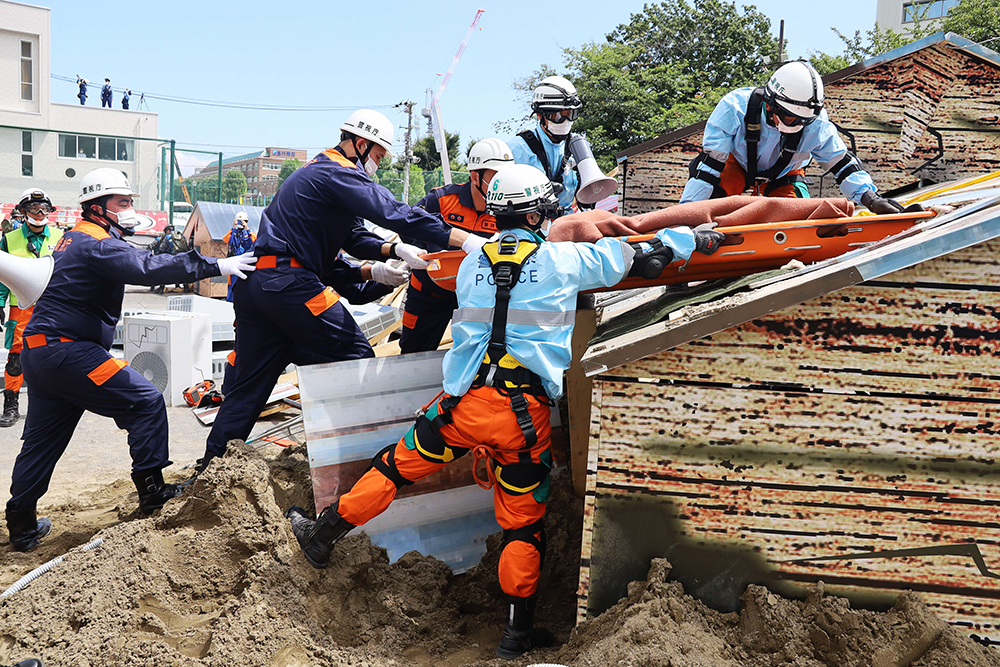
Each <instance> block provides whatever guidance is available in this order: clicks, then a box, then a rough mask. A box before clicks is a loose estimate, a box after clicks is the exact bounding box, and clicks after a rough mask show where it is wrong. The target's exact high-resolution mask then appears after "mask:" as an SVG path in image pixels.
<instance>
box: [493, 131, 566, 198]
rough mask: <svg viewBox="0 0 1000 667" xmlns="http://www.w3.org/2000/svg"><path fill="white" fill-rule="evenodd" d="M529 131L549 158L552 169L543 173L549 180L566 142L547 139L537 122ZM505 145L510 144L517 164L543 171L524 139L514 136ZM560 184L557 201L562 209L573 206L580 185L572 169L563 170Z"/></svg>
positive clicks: (561, 158) (539, 161)
mask: <svg viewBox="0 0 1000 667" xmlns="http://www.w3.org/2000/svg"><path fill="white" fill-rule="evenodd" d="M530 131H531V132H533V133H534V135H535V136H536V137H538V138H539V140H541V142H542V146H543V147H544V148H545V157H547V158H548V159H549V167H550V168H551V169H552V171H551V173H548V174H545V175H546V176H548V177H549V180H550V181H551V180H552V179H553V177H554V176H555V175H556V173H557V170H558V169H559V167H560V166H562V161H563V156H564V155H565V154H566V142H565V141H560V142H558V143H556V142H554V141H552V140H551V139H549V135H547V134H546V133H545V130H543V129H542V126H541V124H539V123H536V124H535V127H533V128H531V129H530ZM507 145H508V146H510V150H511V152H513V153H514V162H516V163H517V164H530V165H531V166H532V167H535V168H536V169H538V170H540V171H543V172H544V171H545V167H543V166H542V161H541V160H539V159H538V157H537V156H536V155H535V154H534V153H533V152H532V150H531V149H530V148H529V147H528V143H527V142H526V141H525V140H524V139H522V138H521V137H518V136H515V137H513V138H512V139H511V140H510V141H508V142H507ZM562 184H563V188H564V189H563V191H562V192H560V193H559V203H560V204H562V206H563V208H564V209H569V208H570V207H571V206H573V198H574V197H576V190H577V188H578V187H579V186H580V184H579V179H578V178H577V176H576V171H575V170H574V169H567V170H566V171H564V172H563V179H562Z"/></svg>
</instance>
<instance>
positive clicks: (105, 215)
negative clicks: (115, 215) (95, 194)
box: [87, 204, 135, 236]
mask: <svg viewBox="0 0 1000 667" xmlns="http://www.w3.org/2000/svg"><path fill="white" fill-rule="evenodd" d="M93 205H94V206H100V204H93ZM101 211H102V212H101V213H94V212H93V209H92V208H90V207H89V206H88V207H87V212H88V213H90V214H91V215H92V216H94V217H95V218H99V219H100V220H94V223H95V224H97V225H100V226H101V227H104V228H105V229H106V230H108V231H111V227H114V228H115V229H117V230H118V233H119V234H121V235H122V236H132V235H133V234H134V233H135V232H134V231H133V230H131V229H125V228H124V227H122V226H121V225H119V224H118V221H117V220H112V219H111V218H109V217H108V209H106V208H105V207H103V206H101ZM102 222H106V223H108V224H107V225H104V224H101V223H102Z"/></svg>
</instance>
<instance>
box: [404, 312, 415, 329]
mask: <svg viewBox="0 0 1000 667" xmlns="http://www.w3.org/2000/svg"><path fill="white" fill-rule="evenodd" d="M415 326H417V316H416V315H414V314H413V313H410V312H407V311H405V310H404V311H403V327H405V328H407V329H412V328H413V327H415Z"/></svg>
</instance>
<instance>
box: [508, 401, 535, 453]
mask: <svg viewBox="0 0 1000 667" xmlns="http://www.w3.org/2000/svg"><path fill="white" fill-rule="evenodd" d="M510 409H511V411H513V413H514V419H516V420H517V425H518V426H520V427H521V432H522V433H523V434H524V443H525V446H526V447H534V446H535V445H536V444H538V433H537V432H536V431H535V422H534V421H532V419H531V413H530V412H528V399H527V398H525V397H524V394H522V393H521V392H517V393H515V394H513V395H511V397H510Z"/></svg>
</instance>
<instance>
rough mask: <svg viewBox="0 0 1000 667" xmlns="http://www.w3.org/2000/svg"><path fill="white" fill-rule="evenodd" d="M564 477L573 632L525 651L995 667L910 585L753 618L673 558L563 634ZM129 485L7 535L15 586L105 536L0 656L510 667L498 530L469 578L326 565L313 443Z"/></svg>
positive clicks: (376, 559) (366, 550) (556, 523)
mask: <svg viewBox="0 0 1000 667" xmlns="http://www.w3.org/2000/svg"><path fill="white" fill-rule="evenodd" d="M555 481H556V483H555V484H554V485H553V486H554V493H553V499H552V501H551V502H550V510H549V511H550V520H547V522H546V524H547V525H546V530H547V532H548V538H549V548H548V557H547V560H546V564H545V571H544V573H543V583H542V588H541V595H542V597H541V603H540V605H539V609H538V613H537V619H538V621H539V623H540V624H544V625H545V626H547V627H548V628H549V629H550V630H552V631H553V632H554V634H555V636H556V640H557V641H558V642H559V644H562V645H561V646H560V647H558V648H552V649H547V650H539V651H536V652H535V653H534V654H532V655H531V656H530V658H531V660H528V661H521V662H520V663H515V664H529V663H531V662H562V663H564V664H567V665H574V666H578V667H582V666H583V665H650V666H652V665H675V666H676V665H713V667H714V666H723V665H753V666H756V665H797V666H798V665H801V666H806V665H808V666H812V665H817V666H820V665H831V666H832V665H849V666H852V667H853V666H854V665H878V666H879V667H881V666H882V665H885V666H889V665H893V666H895V665H899V666H902V665H909V664H912V665H920V666H927V667H931V666H934V667H940V666H943V665H1000V659H998V657H997V653H996V652H993V651H991V650H989V649H986V648H983V647H980V646H978V645H977V644H975V643H974V642H973V641H972V640H970V639H967V638H965V637H963V636H962V635H961V634H960V633H959V632H957V631H955V630H954V629H949V628H946V627H945V626H944V624H943V623H941V622H940V621H939V620H937V619H936V618H934V617H933V616H931V615H930V614H928V613H927V611H926V610H925V609H924V607H923V604H922V603H921V602H920V600H919V598H917V597H915V596H904V597H902V598H900V602H899V603H898V604H897V605H896V608H895V609H893V610H892V611H890V612H888V613H885V614H876V613H872V612H864V611H854V610H851V609H850V608H849V607H848V606H847V604H846V602H844V601H843V600H839V599H837V598H824V597H823V596H822V595H821V591H819V590H818V589H817V590H815V591H814V592H813V594H812V595H811V597H810V598H809V599H808V600H806V601H804V602H793V601H788V600H783V599H781V598H777V597H775V596H774V595H772V594H770V593H768V592H767V591H766V590H764V589H760V588H754V589H751V590H750V591H748V592H747V594H746V595H745V596H744V601H745V605H744V609H743V611H742V612H741V613H739V614H719V613H717V612H714V611H712V610H709V609H707V608H706V607H704V606H703V605H701V604H700V603H699V602H697V601H695V600H693V599H691V598H689V597H687V596H685V595H684V593H683V590H682V589H681V587H680V585H679V584H677V583H672V582H669V581H667V580H666V576H667V574H668V572H669V565H667V564H666V563H665V562H663V561H657V562H655V563H654V566H653V567H652V568H651V570H650V575H649V578H648V580H647V581H646V582H644V583H643V582H637V583H634V584H633V585H632V586H631V588H630V594H629V596H628V598H627V599H626V600H623V601H622V602H620V603H619V604H618V605H617V606H615V607H614V608H612V609H611V610H609V611H608V612H607V613H605V614H604V615H602V616H601V617H599V618H597V619H594V620H593V621H591V622H589V623H587V624H585V625H584V626H582V627H581V628H580V629H579V630H577V631H573V632H571V630H572V625H573V615H574V607H575V592H576V579H577V572H578V555H579V539H580V522H581V519H580V517H581V504H580V502H579V501H578V500H577V499H575V498H573V497H572V494H571V490H570V485H569V483H568V480H567V479H565V478H562V479H560V478H558V477H557V478H556V480H555ZM128 486H129V485H128V484H127V483H126V482H117V483H115V484H112V485H109V486H108V487H107V488H106V489H104V490H103V491H101V492H99V493H98V494H96V495H94V496H92V497H88V498H86V499H83V500H81V501H80V502H78V503H75V504H74V505H73V506H63V507H59V508H50V511H49V512H48V513H49V515H50V516H51V517H52V518H53V520H54V522H55V523H56V531H57V532H56V533H55V534H54V535H53V536H52V538H51V539H49V540H46V542H44V543H43V547H40V548H39V549H38V550H36V551H35V552H31V553H29V554H14V553H12V552H11V551H10V547H9V545H7V544H4V545H2V546H0V553H3V555H4V561H5V563H4V565H3V567H2V569H0V584H2V585H3V586H4V587H6V586H7V585H9V584H11V583H13V582H14V581H15V580H16V579H18V578H19V577H20V576H21V575H23V574H24V573H26V572H27V571H28V570H30V569H32V568H34V567H36V566H37V565H39V564H41V563H43V562H45V561H47V560H49V559H50V558H52V557H54V556H56V555H59V554H61V553H63V552H64V551H66V549H68V548H69V547H70V545H77V544H83V543H84V542H86V541H88V540H89V539H90V538H91V536H92V535H93V534H94V532H97V531H100V532H99V534H100V536H101V537H103V538H104V540H105V542H104V545H103V546H102V547H100V548H99V549H97V550H95V551H89V552H82V551H73V552H71V553H70V554H69V555H68V556H67V557H66V560H65V562H64V563H63V564H62V565H61V566H59V567H58V568H56V569H55V570H53V571H52V572H51V573H49V574H47V575H45V576H43V577H42V578H40V579H39V580H37V581H35V582H34V583H32V584H31V585H30V586H29V587H28V588H26V589H25V590H23V591H22V592H20V593H17V594H16V595H13V596H11V597H9V598H7V599H5V600H4V601H2V602H0V663H5V662H13V661H16V660H19V659H22V658H23V657H25V656H28V655H34V656H39V657H42V658H43V659H44V660H45V661H46V662H47V663H48V664H49V665H50V667H57V666H62V665H71V666H74V667H76V666H79V667H86V666H90V665H95V666H96V665H109V664H110V665H116V666H122V667H128V666H133V665H134V666H136V667H138V666H149V667H153V666H154V665H155V666H156V667H160V666H162V665H212V666H215V665H218V666H220V667H221V666H223V665H225V666H227V667H229V666H232V665H247V666H254V665H262V666H263V665H267V666H273V667H297V666H299V665H302V666H305V665H373V666H378V667H381V666H385V665H443V666H451V665H454V666H457V665H480V666H485V665H499V664H509V663H503V661H499V660H496V659H495V658H493V651H494V649H495V647H496V643H497V641H498V640H499V637H500V632H501V626H502V622H503V608H502V602H501V594H500V590H499V585H498V584H497V580H496V562H497V559H498V550H499V535H496V536H493V537H492V538H491V539H490V540H489V542H488V546H489V550H490V551H489V553H488V554H487V555H486V557H485V558H484V561H483V563H482V564H481V565H480V566H478V567H476V568H473V570H471V571H470V572H468V573H467V574H465V575H461V576H457V577H456V576H453V575H452V573H451V571H450V570H449V569H448V567H447V566H445V565H444V564H442V563H441V562H439V561H436V560H434V559H432V558H426V557H423V556H420V555H419V554H416V553H410V554H407V555H406V556H404V557H403V558H401V559H400V560H399V561H398V562H397V563H394V564H392V565H390V564H389V563H388V559H387V557H386V553H385V551H384V550H383V549H381V548H379V547H373V546H372V545H371V544H370V542H369V541H368V538H367V537H366V536H363V535H356V536H355V535H352V536H350V537H348V538H346V539H345V540H344V541H342V542H341V543H340V544H339V545H338V546H337V550H336V552H335V562H334V563H333V564H331V567H330V568H329V569H327V570H314V569H313V568H312V567H310V566H309V565H308V564H307V563H306V562H305V560H304V559H303V558H302V557H301V554H300V552H299V550H298V546H297V544H296V543H295V540H294V537H293V536H292V533H291V531H290V529H289V527H288V522H287V520H286V519H285V518H284V516H283V510H284V509H285V508H286V507H287V506H288V505H290V504H293V503H296V504H301V505H303V506H305V507H310V506H311V493H310V492H309V491H308V489H309V485H308V463H307V461H306V458H305V455H304V449H303V448H299V449H298V450H292V451H289V452H285V453H283V454H282V455H280V456H278V457H277V458H275V459H273V460H270V461H265V460H264V459H263V458H261V457H260V456H259V454H257V453H255V452H252V451H249V450H242V451H235V452H233V453H231V454H230V455H229V456H227V457H226V458H224V459H221V460H217V461H216V462H215V463H213V465H212V466H211V467H210V468H209V470H208V471H207V472H206V473H205V474H204V475H202V476H201V477H200V478H199V479H198V480H197V481H196V482H195V483H194V484H193V485H192V486H191V487H190V488H188V490H187V491H186V493H185V494H184V496H182V497H181V498H179V499H177V500H175V501H171V502H170V503H168V504H167V505H166V507H165V508H164V509H163V511H162V512H161V513H160V514H158V515H157V516H154V517H151V518H148V519H141V518H138V517H136V516H135V513H134V512H133V509H132V508H133V507H134V506H135V493H134V490H132V491H129V489H128ZM88 528H92V529H93V530H90V531H88ZM866 660H867V662H866Z"/></svg>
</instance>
